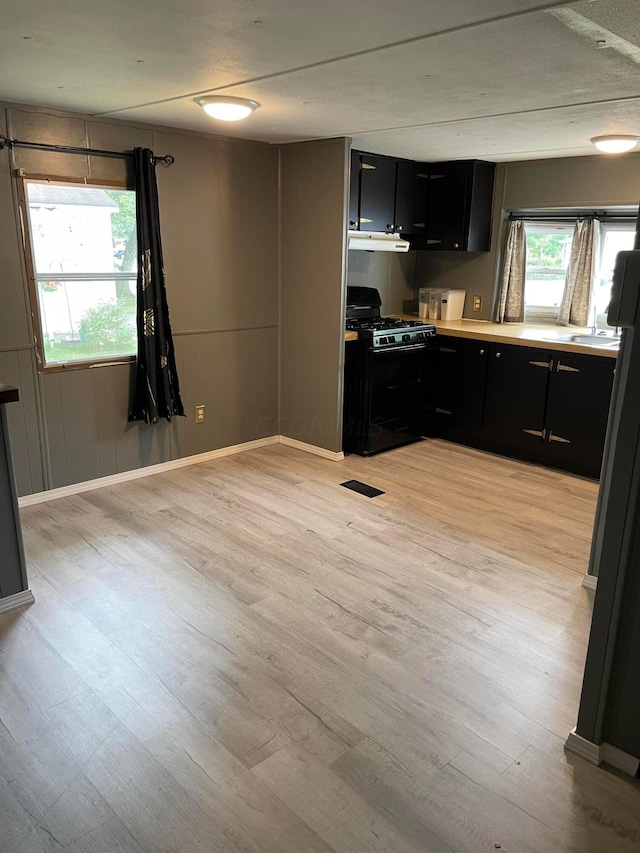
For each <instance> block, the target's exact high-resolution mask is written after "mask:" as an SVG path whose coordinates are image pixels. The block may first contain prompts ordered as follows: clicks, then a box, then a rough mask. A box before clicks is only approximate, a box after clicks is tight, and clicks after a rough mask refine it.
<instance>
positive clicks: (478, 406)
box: [435, 336, 616, 478]
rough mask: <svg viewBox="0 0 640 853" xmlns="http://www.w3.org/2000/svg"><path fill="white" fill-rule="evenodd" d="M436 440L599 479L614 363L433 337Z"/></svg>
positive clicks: (483, 342)
mask: <svg viewBox="0 0 640 853" xmlns="http://www.w3.org/2000/svg"><path fill="white" fill-rule="evenodd" d="M438 343H439V361H438V384H437V396H436V420H435V434H436V435H437V436H439V437H440V438H445V439H447V440H449V441H455V442H458V443H460V444H467V445H470V446H472V447H478V448H481V449H484V450H489V451H491V452H493V453H499V454H502V455H504V456H511V457H514V458H516V459H523V460H525V461H529V462H537V463H539V464H541V465H548V466H549V467H553V468H560V469H562V470H565V471H571V472H573V473H576V474H581V475H583V476H586V477H593V478H597V477H598V476H599V474H600V466H601V463H602V453H603V449H604V441H605V435H606V430H607V418H608V413H609V404H610V400H611V392H612V389H613V376H614V371H615V366H616V361H615V359H612V358H604V357H598V356H590V355H571V354H570V353H563V352H558V351H552V350H544V349H537V348H534V347H521V346H514V345H502V344H496V343H488V342H485V341H477V340H471V339H466V338H456V337H451V336H438Z"/></svg>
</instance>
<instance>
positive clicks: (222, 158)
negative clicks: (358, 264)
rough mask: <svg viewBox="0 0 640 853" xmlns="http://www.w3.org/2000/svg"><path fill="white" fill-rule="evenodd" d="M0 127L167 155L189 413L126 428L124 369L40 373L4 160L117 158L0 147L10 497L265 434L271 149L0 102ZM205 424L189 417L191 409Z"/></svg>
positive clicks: (274, 374)
mask: <svg viewBox="0 0 640 853" xmlns="http://www.w3.org/2000/svg"><path fill="white" fill-rule="evenodd" d="M0 132H2V133H5V132H6V133H7V135H9V136H10V137H14V138H19V139H26V140H32V141H41V142H47V143H54V144H65V145H77V146H87V145H88V146H90V147H92V148H106V149H110V150H116V151H121V150H131V148H133V147H134V146H136V145H140V146H146V147H150V148H152V149H153V150H154V151H156V152H158V153H160V154H166V153H168V154H173V155H174V156H175V158H176V160H175V164H174V165H173V166H171V167H170V168H168V169H165V168H163V167H158V170H157V177H158V191H159V196H160V214H161V221H162V235H163V247H164V260H165V271H166V278H167V293H168V300H169V308H170V312H171V321H172V326H173V332H174V338H175V348H176V358H177V362H178V371H179V375H180V382H181V390H182V393H183V400H184V404H185V409H186V412H187V417H186V418H176V419H174V420H173V421H172V423H171V424H168V423H166V422H163V423H161V424H159V425H157V426H154V427H149V426H146V425H144V424H128V423H127V412H128V404H129V393H130V382H131V367H130V366H129V365H121V366H114V367H100V368H96V369H87V370H73V371H69V372H67V373H50V374H46V375H44V374H38V373H37V371H36V368H35V357H34V351H33V346H32V334H31V331H30V316H29V307H28V300H27V298H26V278H25V271H24V259H23V254H22V245H21V240H20V236H19V235H20V232H19V227H18V218H17V216H16V205H15V188H14V186H13V184H14V179H13V177H12V175H11V168H17V167H18V168H22V169H24V170H25V171H26V172H27V173H29V174H36V173H37V174H46V175H50V176H56V177H63V178H64V177H91V178H97V179H110V180H125V179H126V178H127V165H126V161H124V160H114V159H105V158H99V157H84V156H78V155H70V154H58V153H45V152H35V151H28V150H25V149H16V150H15V151H13V152H11V153H9V152H6V151H5V152H2V153H0V221H2V223H3V228H2V230H1V231H0V270H1V272H0V275H1V276H2V290H1V293H2V297H1V299H2V302H1V310H0V376H1V377H2V379H3V381H5V382H7V383H9V384H13V385H17V386H18V387H19V388H20V396H21V402H20V403H16V404H14V405H12V406H11V407H9V413H8V414H9V419H10V431H11V438H12V444H13V452H14V460H15V469H16V477H17V481H18V491H19V493H20V494H29V493H31V492H37V491H41V490H42V489H45V488H54V487H58V486H64V485H67V484H70V483H76V482H80V481H83V480H88V479H93V478H95V477H101V476H105V475H108V474H115V473H118V472H121V471H127V470H129V469H132V468H138V467H141V466H144V465H150V464H154V463H157V462H163V461H167V460H170V459H175V458H178V457H182V456H188V455H191V454H195V453H202V452H204V451H207V450H213V449H216V448H219V447H224V446H226V445H231V444H237V443H240V442H244V441H249V440H252V439H256V438H261V437H263V436H265V435H271V434H273V433H274V431H275V427H276V422H277V404H278V360H277V359H278V329H277V327H278V276H277V270H278V267H277V228H278V215H277V214H278V183H277V175H278V160H277V158H278V152H277V149H275V148H274V147H272V146H269V145H266V144H263V143H254V142H246V141H241V140H229V139H224V138H219V137H218V138H216V137H213V136H211V137H207V136H203V135H198V134H193V133H189V132H187V131H174V130H170V129H166V128H154V127H151V126H145V125H129V124H124V123H122V122H118V121H115V120H114V121H109V122H107V121H97V120H94V119H92V118H91V117H88V116H76V115H70V114H66V113H59V112H57V111H55V110H44V109H38V108H34V107H16V106H14V105H4V108H2V109H0ZM201 403H204V404H205V405H206V406H207V421H206V423H205V424H203V425H198V426H196V425H195V423H194V417H193V409H194V406H195V405H196V404H201Z"/></svg>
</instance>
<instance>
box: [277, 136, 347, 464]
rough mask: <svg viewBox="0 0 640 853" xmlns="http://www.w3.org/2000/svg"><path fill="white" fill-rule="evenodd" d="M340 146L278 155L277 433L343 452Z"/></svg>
mask: <svg viewBox="0 0 640 853" xmlns="http://www.w3.org/2000/svg"><path fill="white" fill-rule="evenodd" d="M348 175H349V148H348V142H347V140H346V139H333V140H326V141H323V142H312V143H296V144H293V145H284V146H282V148H281V151H280V181H281V190H280V270H281V273H280V275H281V278H280V304H281V308H280V347H281V349H280V429H279V432H280V433H281V434H283V435H287V436H289V437H291V438H295V439H298V440H300V441H304V442H307V443H309V444H314V445H316V446H318V447H323V448H325V449H327V450H332V451H340V450H341V449H342V435H341V433H342V372H343V358H344V286H343V282H344V280H345V275H346V245H345V243H346V230H345V225H344V223H345V221H346V210H347V200H348Z"/></svg>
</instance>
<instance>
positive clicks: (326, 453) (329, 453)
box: [279, 435, 344, 462]
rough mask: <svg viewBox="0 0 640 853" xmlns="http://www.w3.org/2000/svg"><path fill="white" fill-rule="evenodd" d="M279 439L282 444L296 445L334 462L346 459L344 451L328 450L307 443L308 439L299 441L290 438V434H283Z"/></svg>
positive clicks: (299, 448)
mask: <svg viewBox="0 0 640 853" xmlns="http://www.w3.org/2000/svg"><path fill="white" fill-rule="evenodd" d="M279 439H280V444H284V445H286V446H287V447H294V448H296V450H304V452H305V453H312V454H313V455H314V456H321V457H322V458H323V459H330V460H331V461H332V462H342V460H343V459H344V453H343V452H342V451H339V452H336V451H335V450H327V449H326V448H324V447H318V446H317V445H315V444H307V442H306V441H298V439H297V438H289V436H288V435H281V436H279Z"/></svg>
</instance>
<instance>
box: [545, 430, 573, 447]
mask: <svg viewBox="0 0 640 853" xmlns="http://www.w3.org/2000/svg"><path fill="white" fill-rule="evenodd" d="M549 441H559V442H560V443H561V444H571V442H570V441H569V439H568V438H560V436H559V435H554V434H553V433H552V432H551V430H549Z"/></svg>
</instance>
